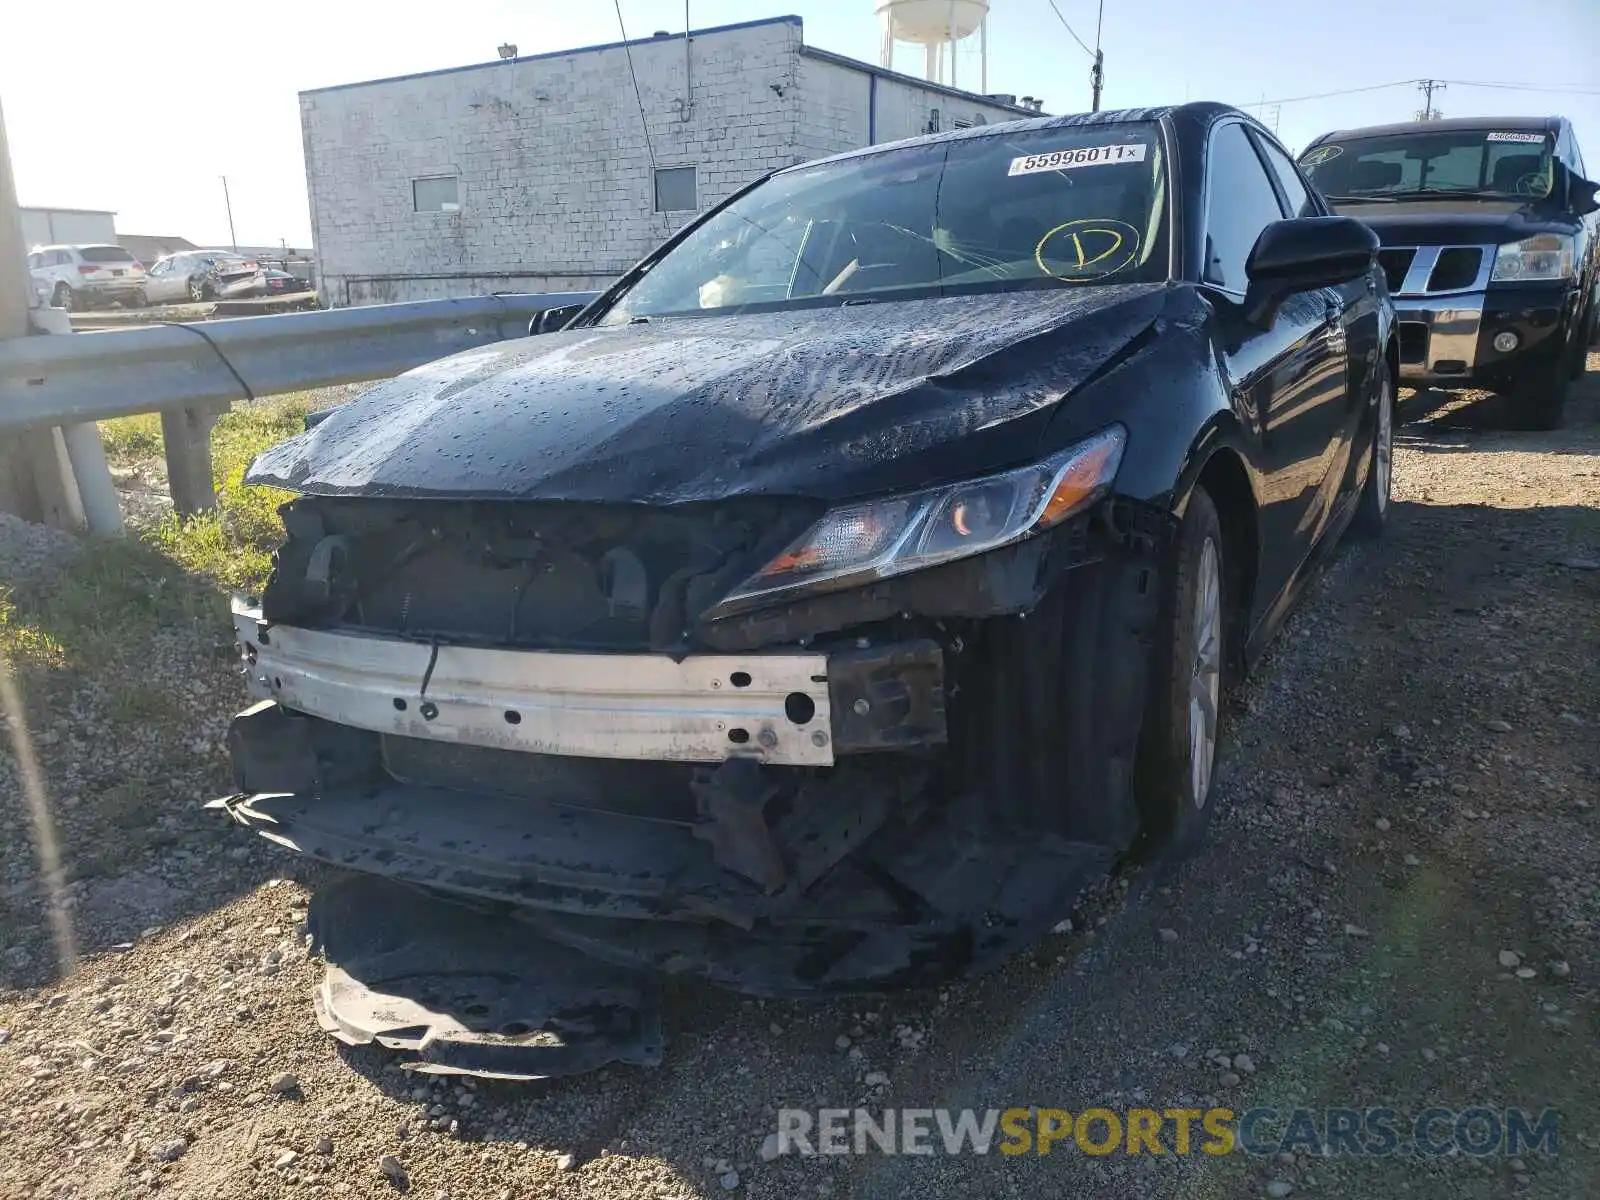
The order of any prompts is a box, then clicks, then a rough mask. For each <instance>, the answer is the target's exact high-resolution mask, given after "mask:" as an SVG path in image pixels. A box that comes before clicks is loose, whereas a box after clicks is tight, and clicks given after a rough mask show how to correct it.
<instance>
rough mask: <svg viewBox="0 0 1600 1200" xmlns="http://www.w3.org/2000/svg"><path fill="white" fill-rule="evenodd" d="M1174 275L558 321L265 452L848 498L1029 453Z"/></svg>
mask: <svg viewBox="0 0 1600 1200" xmlns="http://www.w3.org/2000/svg"><path fill="white" fill-rule="evenodd" d="M1167 288H1168V285H1165V284H1127V285H1120V286H1097V287H1065V286H1064V287H1062V288H1061V289H1059V290H1043V291H1041V290H1030V291H1013V292H1004V293H990V294H984V295H967V296H950V297H940V298H933V299H922V300H904V301H895V302H887V303H876V304H864V305H854V306H849V307H838V308H834V307H829V308H817V309H806V310H801V311H793V310H791V311H787V312H764V313H745V314H740V315H731V316H718V317H701V316H695V317H684V318H675V319H672V318H669V319H657V320H655V321H652V322H650V323H648V324H637V325H626V326H620V327H614V328H605V329H600V328H586V329H575V330H567V331H563V332H560V333H554V334H545V335H542V336H539V337H532V338H524V339H519V340H517V341H512V342H504V343H501V344H499V345H495V346H490V347H486V348H483V349H478V350H471V351H467V352H465V353H462V354H458V355H455V356H453V357H451V358H446V359H442V360H440V361H438V362H435V363H430V364H428V365H426V366H423V367H419V368H417V369H416V370H414V371H409V372H407V373H406V374H404V375H402V376H400V377H398V378H396V379H392V380H389V381H387V382H386V383H382V384H379V385H378V386H376V387H374V388H373V389H372V390H371V391H369V392H367V393H366V394H365V395H363V396H361V397H360V398H359V399H357V400H355V401H352V402H351V403H350V404H348V405H346V406H344V407H343V408H341V409H339V410H337V411H336V412H335V413H334V414H333V415H332V416H330V417H329V418H328V419H326V420H325V421H323V422H322V423H321V424H319V425H317V426H316V427H315V428H313V429H311V430H308V431H307V432H306V433H303V434H301V435H299V436H298V437H295V438H292V439H290V440H289V441H287V442H284V443H283V444H281V445H279V446H276V447H274V448H272V449H270V450H268V451H267V452H266V453H264V454H262V455H261V456H260V457H259V458H258V459H257V460H256V461H255V463H254V464H253V465H252V467H251V470H250V474H249V476H248V479H249V482H251V483H262V484H272V485H275V486H278V487H283V488H288V489H290V490H292V491H297V492H302V493H309V494H315V495H361V496H392V497H416V498H447V499H461V500H470V499H501V500H572V501H595V502H632V503H648V504H677V503H689V502H693V501H701V500H718V499H724V498H727V497H730V496H737V495H788V496H804V497H811V498H815V499H820V500H830V501H831V500H837V499H841V498H846V497H850V496H858V495H865V494H870V493H874V492H882V491H893V490H899V489H902V488H908V487H915V486H919V485H923V484H928V483H935V482H940V481H942V480H946V479H956V478H961V477H963V476H969V475H973V474H977V473H981V472H983V471H986V470H991V469H999V468H1001V467H1004V466H1009V465H1013V464H1016V463H1020V462H1024V461H1027V460H1028V459H1029V458H1031V457H1033V456H1034V455H1036V454H1037V453H1039V451H1040V440H1041V437H1042V435H1043V433H1044V430H1045V427H1046V426H1047V425H1048V423H1049V421H1050V418H1051V416H1052V415H1054V412H1055V410H1056V408H1057V406H1058V404H1059V402H1060V401H1061V400H1062V398H1063V397H1065V396H1066V395H1068V394H1069V393H1071V392H1073V391H1074V390H1075V389H1077V388H1079V387H1081V386H1082V385H1083V384H1084V383H1085V382H1087V381H1088V380H1089V379H1091V378H1093V377H1094V376H1095V375H1096V374H1098V373H1100V372H1101V371H1102V370H1103V369H1105V368H1106V366H1107V365H1108V364H1110V363H1112V362H1114V361H1118V360H1120V358H1121V357H1123V356H1124V355H1125V354H1126V353H1127V351H1128V349H1129V347H1130V343H1132V342H1134V341H1135V339H1140V338H1141V337H1142V336H1143V335H1144V334H1145V332H1146V331H1147V330H1148V329H1149V328H1150V326H1151V325H1152V323H1153V322H1154V321H1155V319H1156V317H1157V315H1158V314H1159V313H1160V311H1161V309H1162V306H1163V302H1164V297H1165V295H1166V292H1167Z"/></svg>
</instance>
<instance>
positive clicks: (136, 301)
mask: <svg viewBox="0 0 1600 1200" xmlns="http://www.w3.org/2000/svg"><path fill="white" fill-rule="evenodd" d="M128 303H129V305H130V306H131V307H133V308H149V307H150V297H148V296H146V295H145V294H144V289H143V288H140V289H139V290H138V291H137V292H135V293H134V294H133V295H132V296H130V297H129V298H128Z"/></svg>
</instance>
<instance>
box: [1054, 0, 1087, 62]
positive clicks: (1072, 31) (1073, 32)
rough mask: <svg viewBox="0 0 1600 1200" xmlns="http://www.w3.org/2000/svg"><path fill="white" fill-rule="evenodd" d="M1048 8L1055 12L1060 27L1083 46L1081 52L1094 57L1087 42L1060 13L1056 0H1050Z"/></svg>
mask: <svg viewBox="0 0 1600 1200" xmlns="http://www.w3.org/2000/svg"><path fill="white" fill-rule="evenodd" d="M1050 8H1051V9H1052V10H1053V11H1054V12H1055V14H1056V20H1058V21H1060V22H1061V28H1063V29H1065V30H1066V31H1067V32H1068V33H1070V34H1071V35H1072V40H1073V41H1075V42H1077V43H1078V45H1080V46H1082V47H1083V52H1084V53H1085V54H1087V55H1088V56H1089V57H1090V58H1093V57H1094V51H1093V50H1091V49H1089V44H1088V43H1087V42H1085V41H1084V40H1083V39H1082V38H1081V37H1079V36H1078V31H1077V30H1075V29H1073V27H1072V26H1071V25H1068V24H1067V19H1066V18H1065V17H1063V16H1062V15H1061V10H1060V9H1059V8H1056V0H1050Z"/></svg>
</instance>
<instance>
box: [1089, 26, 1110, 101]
mask: <svg viewBox="0 0 1600 1200" xmlns="http://www.w3.org/2000/svg"><path fill="white" fill-rule="evenodd" d="M1105 19H1106V0H1100V10H1099V12H1098V13H1097V14H1096V16H1095V19H1094V66H1092V67H1090V68H1089V86H1090V87H1091V88H1092V89H1093V92H1094V96H1093V101H1092V104H1091V106H1090V108H1089V111H1090V112H1099V111H1100V92H1101V89H1102V88H1104V87H1105V82H1106V56H1105V52H1104V51H1103V50H1101V49H1100V29H1101V27H1102V26H1103V25H1104V24H1105Z"/></svg>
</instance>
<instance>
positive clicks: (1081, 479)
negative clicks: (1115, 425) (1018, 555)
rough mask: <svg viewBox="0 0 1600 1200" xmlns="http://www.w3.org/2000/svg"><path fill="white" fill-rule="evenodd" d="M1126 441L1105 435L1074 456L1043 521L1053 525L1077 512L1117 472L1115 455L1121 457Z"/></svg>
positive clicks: (1055, 491)
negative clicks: (1114, 439) (1123, 444)
mask: <svg viewBox="0 0 1600 1200" xmlns="http://www.w3.org/2000/svg"><path fill="white" fill-rule="evenodd" d="M1121 456H1122V443H1121V441H1113V440H1112V439H1110V438H1105V439H1102V440H1101V441H1099V442H1098V443H1095V444H1094V445H1091V446H1090V447H1089V448H1088V449H1087V450H1085V451H1084V453H1082V454H1080V455H1079V456H1078V457H1076V458H1074V459H1073V460H1072V462H1071V463H1069V464H1068V465H1067V469H1066V470H1064V471H1063V472H1062V473H1061V478H1060V479H1058V480H1057V481H1056V485H1055V488H1054V489H1053V490H1052V491H1051V493H1050V499H1049V500H1048V501H1046V502H1045V506H1044V512H1043V513H1041V514H1040V516H1039V525H1040V526H1041V527H1042V528H1049V527H1050V526H1051V525H1056V524H1059V523H1060V522H1062V521H1064V520H1066V518H1067V517H1069V516H1070V515H1072V514H1073V513H1075V512H1077V511H1078V509H1080V508H1082V507H1083V505H1084V504H1085V503H1087V502H1088V500H1089V499H1090V498H1091V497H1092V496H1093V495H1094V493H1095V491H1096V490H1097V489H1099V488H1101V487H1103V486H1104V485H1105V484H1106V483H1107V482H1108V481H1109V479H1110V477H1111V476H1112V475H1114V474H1115V473H1116V465H1115V464H1114V463H1113V461H1112V460H1113V459H1115V458H1121Z"/></svg>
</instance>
